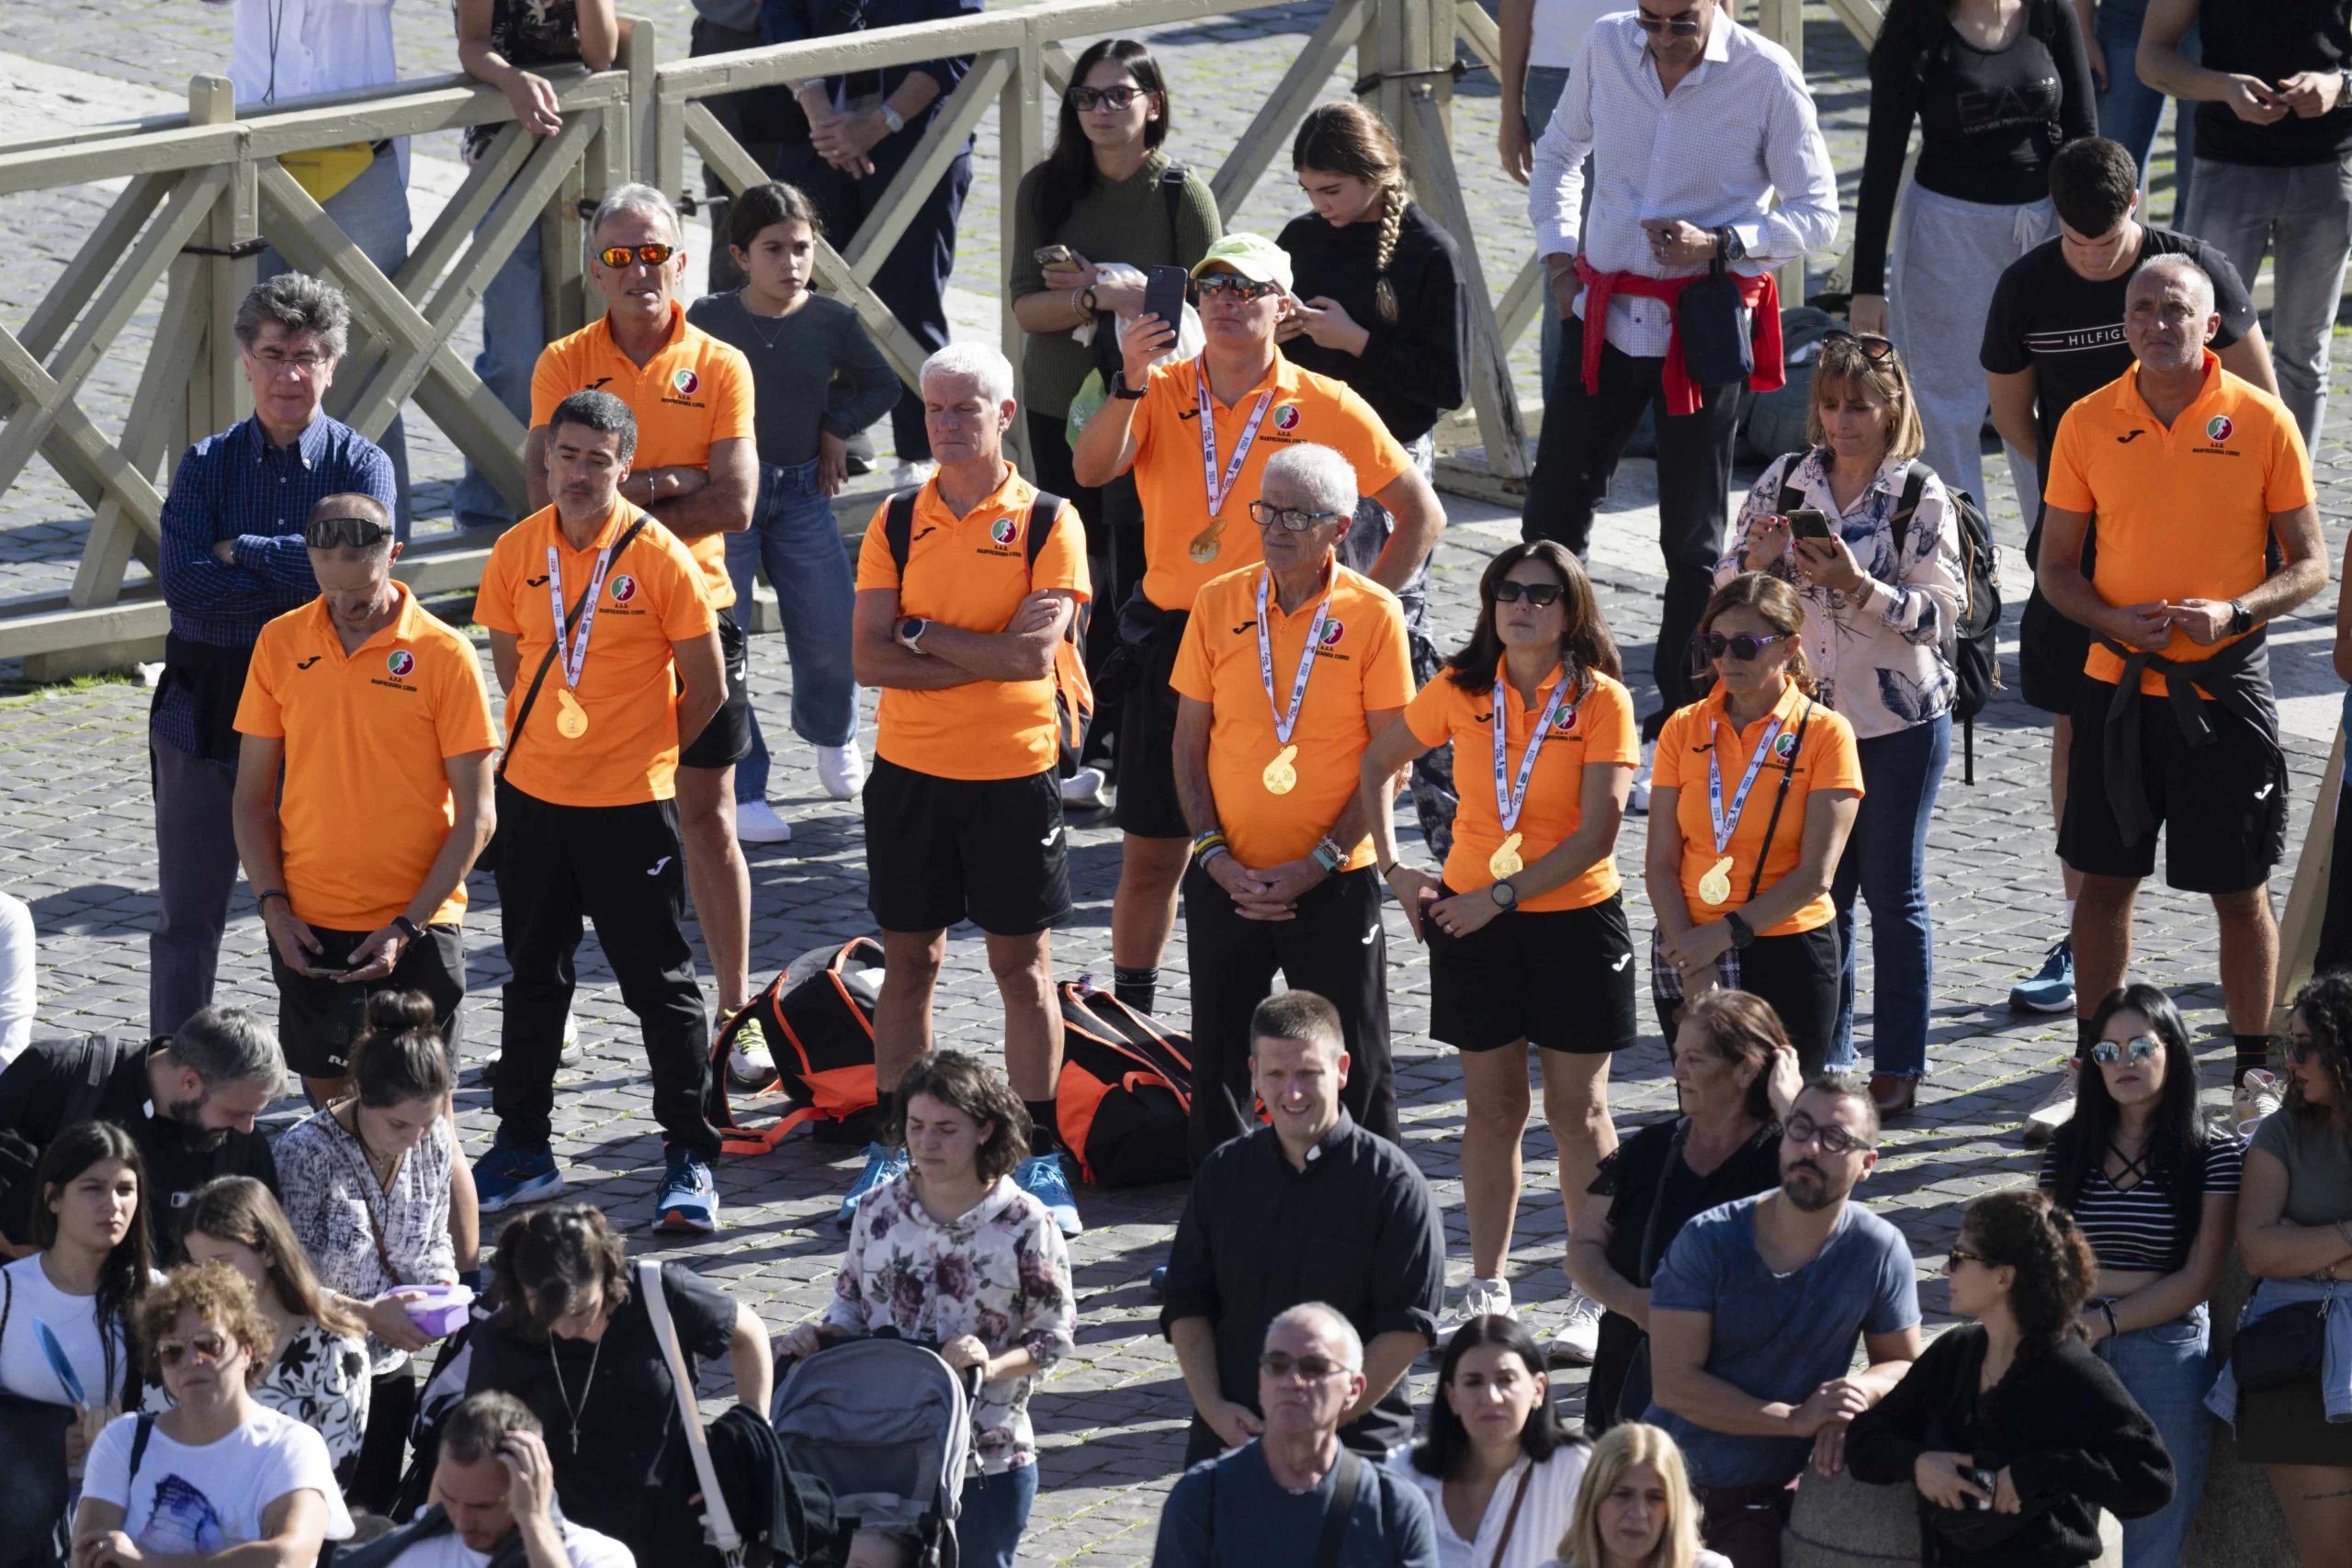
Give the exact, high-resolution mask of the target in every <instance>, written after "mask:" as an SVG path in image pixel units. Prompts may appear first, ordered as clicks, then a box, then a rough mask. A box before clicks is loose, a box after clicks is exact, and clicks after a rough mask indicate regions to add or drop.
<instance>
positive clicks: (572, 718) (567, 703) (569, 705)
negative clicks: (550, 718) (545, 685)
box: [555, 687, 588, 740]
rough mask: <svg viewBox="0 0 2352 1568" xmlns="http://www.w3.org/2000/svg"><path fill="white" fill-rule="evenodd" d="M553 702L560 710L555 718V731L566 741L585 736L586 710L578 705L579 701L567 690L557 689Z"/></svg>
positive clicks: (586, 726) (586, 725)
mask: <svg viewBox="0 0 2352 1568" xmlns="http://www.w3.org/2000/svg"><path fill="white" fill-rule="evenodd" d="M555 700H556V702H557V704H558V705H560V707H561V709H562V711H561V712H560V713H559V714H557V715H556V716H555V727H556V729H557V731H558V732H559V733H560V734H561V735H562V736H563V738H564V739H567V740H577V739H580V738H581V737H582V736H583V735H585V734H587V733H588V710H587V709H585V708H583V707H582V706H581V705H580V699H579V698H577V697H575V696H573V695H572V694H571V692H570V691H569V690H568V689H566V688H564V687H558V688H557V689H556V694H555Z"/></svg>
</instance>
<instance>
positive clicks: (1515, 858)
mask: <svg viewBox="0 0 2352 1568" xmlns="http://www.w3.org/2000/svg"><path fill="white" fill-rule="evenodd" d="M1526 869H1527V863H1526V862H1525V861H1523V860H1521V859H1520V858H1519V835H1518V834H1517V833H1513V834H1512V835H1511V836H1510V838H1508V839H1505V840H1503V847H1502V848H1501V849H1498V850H1497V851H1496V852H1494V853H1493V854H1491V855H1488V856H1487V872H1488V873H1490V874H1492V875H1493V877H1494V879H1495V880H1496V881H1498V882H1500V881H1501V880H1502V879H1503V878H1504V877H1506V876H1517V875H1518V874H1520V873H1521V872H1522V871H1525V870H1526Z"/></svg>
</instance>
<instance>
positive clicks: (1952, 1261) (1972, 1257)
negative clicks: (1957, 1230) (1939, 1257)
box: [1944, 1247, 1985, 1274]
mask: <svg viewBox="0 0 2352 1568" xmlns="http://www.w3.org/2000/svg"><path fill="white" fill-rule="evenodd" d="M1984 1261H1985V1255H1984V1254H1983V1253H1981V1252H1971V1251H1969V1250H1968V1248H1966V1247H1953V1248H1952V1249H1951V1251H1950V1252H1947V1253H1945V1254H1944V1272H1945V1273H1947V1274H1957V1273H1958V1272H1960V1266H1961V1265H1962V1264H1963V1263H1982V1262H1984Z"/></svg>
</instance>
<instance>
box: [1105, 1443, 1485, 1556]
mask: <svg viewBox="0 0 2352 1568" xmlns="http://www.w3.org/2000/svg"><path fill="white" fill-rule="evenodd" d="M1356 1458H1357V1461H1359V1462H1360V1463H1361V1464H1362V1465H1363V1480H1361V1481H1360V1482H1358V1483H1356V1501H1355V1506H1354V1507H1353V1508H1351V1509H1350V1510H1349V1511H1348V1529H1347V1533H1346V1534H1344V1535H1342V1536H1341V1537H1340V1568H1438V1559H1437V1526H1436V1525H1435V1524H1434V1523H1432V1522H1431V1520H1430V1506H1429V1504H1428V1502H1427V1501H1426V1500H1425V1499H1423V1497H1422V1496H1421V1492H1420V1488H1419V1487H1418V1486H1415V1485H1414V1484H1413V1483H1411V1482H1409V1481H1408V1480H1406V1479H1404V1478H1403V1477H1402V1476H1399V1475H1397V1473H1395V1472H1392V1471H1390V1470H1387V1469H1385V1467H1383V1466H1382V1465H1380V1464H1378V1463H1377V1462H1375V1461H1372V1460H1367V1459H1364V1458H1363V1455H1361V1454H1359V1455H1357V1456H1356ZM1339 1475H1340V1467H1339V1466H1338V1465H1333V1466H1332V1467H1331V1469H1330V1470H1329V1472H1327V1473H1326V1474H1325V1475H1324V1477H1323V1479H1322V1481H1321V1482H1319V1483H1317V1485H1316V1486H1315V1487H1314V1488H1313V1490H1311V1491H1308V1492H1305V1493H1302V1494H1300V1495H1296V1496H1294V1495H1291V1494H1290V1493H1289V1492H1287V1491H1285V1490H1284V1489H1283V1486H1282V1485H1281V1483H1278V1482H1276V1481H1275V1480H1274V1472H1272V1471H1271V1470H1269V1469H1267V1468H1266V1456H1265V1453H1264V1451H1263V1450H1261V1449H1260V1448H1259V1446H1258V1445H1257V1444H1256V1443H1254V1442H1251V1443H1248V1444H1245V1445H1243V1446H1242V1447H1240V1448H1238V1449H1236V1450H1233V1452H1231V1453H1229V1454H1227V1455H1226V1456H1225V1457H1224V1458H1222V1459H1213V1460H1203V1461H1201V1462H1200V1463H1198V1464H1196V1465H1194V1466H1193V1468H1192V1469H1190V1470H1188V1471H1186V1472H1184V1473H1183V1474H1182V1475H1181V1476H1178V1477H1177V1478H1176V1484H1175V1486H1174V1487H1173V1488H1172V1489H1170V1492H1169V1494H1168V1502H1167V1504H1166V1506H1163V1507H1162V1508H1161V1509H1160V1511H1159V1540H1158V1541H1157V1542H1156V1543H1154V1545H1153V1547H1152V1551H1151V1568H1214V1564H1216V1562H1220V1561H1221V1562H1278V1563H1310V1562H1314V1561H1315V1548H1316V1546H1317V1544H1318V1543H1319V1542H1320V1541H1321V1540H1322V1539H1323V1515H1324V1511H1325V1510H1326V1509H1328V1508H1329V1506H1331V1493H1332V1489H1333V1488H1334V1487H1335V1486H1337V1485H1338V1483H1339ZM1219 1549H1221V1550H1219Z"/></svg>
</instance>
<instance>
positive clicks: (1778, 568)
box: [1715, 333, 1967, 1116]
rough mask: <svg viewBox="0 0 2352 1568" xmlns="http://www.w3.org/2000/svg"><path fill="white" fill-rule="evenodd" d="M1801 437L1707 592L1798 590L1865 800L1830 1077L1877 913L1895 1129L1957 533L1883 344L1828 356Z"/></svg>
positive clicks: (1922, 964)
mask: <svg viewBox="0 0 2352 1568" xmlns="http://www.w3.org/2000/svg"><path fill="white" fill-rule="evenodd" d="M1806 436H1807V439H1809V440H1810V441H1811V442H1812V443H1813V446H1811V448H1810V449H1808V450H1806V451H1804V452H1792V453H1789V454H1787V455H1786V456H1784V457H1779V458H1777V459H1775V460H1774V461H1773V462H1772V464H1771V465H1770V467H1768V468H1766V469H1765V470H1764V473H1763V475H1762V477H1761V478H1759V479H1758V480H1757V481H1756V485H1755V488H1754V489H1752V490H1750V491H1748V494H1747V501H1746V502H1744V503H1743V504H1742V505H1741V507H1740V513H1739V526H1738V527H1737V529H1736V531H1735V532H1734V535H1733V541H1732V547H1731V550H1730V553H1729V554H1727V555H1725V556H1724V558H1723V560H1722V561H1721V562H1720V563H1719V564H1718V565H1717V566H1716V568H1715V581H1717V582H1718V583H1722V582H1728V581H1731V580H1732V579H1733V578H1734V577H1736V576H1737V575H1738V574H1739V573H1741V572H1744V571H1762V572H1768V573H1770V575H1771V576H1773V577H1776V578H1778V579H1780V580H1781V581H1783V582H1786V583H1788V584H1789V585H1790V586H1791V587H1792V588H1794V589H1795V590H1796V591H1797V596H1798V598H1799V599H1800V600H1802V601H1803V603H1804V636H1805V650H1806V658H1807V661H1808V663H1809V664H1810V665H1811V666H1812V670H1813V675H1814V681H1815V693H1814V694H1815V697H1817V698H1818V699H1819V700H1820V702H1821V704H1822V705H1823V706H1824V707H1826V708H1828V709H1830V710H1831V711H1833V712H1835V713H1837V714H1838V715H1839V716H1841V717H1843V718H1844V719H1845V720H1846V722H1847V723H1848V724H1849V725H1850V726H1852V728H1853V732H1854V738H1855V751H1856V753H1857V754H1858V755H1859V757H1860V761H1861V771H1862V785H1863V790H1864V795H1863V797H1862V803H1861V806H1860V809H1859V810H1858V811H1857V812H1856V814H1855V817H1854V830H1853V833H1852V835H1851V836H1850V837H1849V839H1848V840H1847V841H1846V848H1845V850H1844V852H1843V853H1841V854H1840V855H1839V857H1838V871H1837V875H1836V876H1835V877H1834V878H1833V879H1832V881H1831V884H1830V899H1831V902H1832V903H1834V904H1835V905H1836V906H1837V909H1838V950H1839V959H1840V961H1841V964H1842V968H1841V970H1840V973H1839V976H1838V1018H1837V1025H1836V1028H1835V1030H1834V1031H1833V1032H1832V1034H1831V1038H1830V1048H1829V1066H1830V1067H1831V1069H1832V1070H1833V1071H1839V1072H1844V1071H1850V1070H1851V1069H1852V1067H1853V1066H1854V1064H1855V1053H1854V978H1855V969H1856V965H1857V964H1858V962H1859V948H1860V943H1859V942H1857V941H1856V920H1855V915H1854V903H1855V900H1856V899H1857V898H1858V897H1860V898H1864V899H1867V900H1868V901H1869V903H1870V907H1871V960H1872V966H1873V970H1874V973H1875V976H1876V980H1875V982H1874V984H1873V985H1872V987H1871V1011H1872V1014H1873V1026H1872V1029H1871V1100H1872V1101H1873V1102H1874V1103H1875V1104H1876V1105H1877V1106H1878V1110H1879V1114H1880V1115H1882V1116H1895V1115H1900V1114H1902V1113H1903V1112H1905V1111H1908V1110H1910V1109H1911V1107H1912V1104H1913V1101H1914V1100H1916V1099H1917V1095H1918V1085H1919V1078H1920V1077H1921V1076H1922V1075H1923V1074H1925V1073H1926V1071H1927V1070H1928V1005H1929V998H1930V995H1931V989H1932V987H1931V980H1932V977H1933V973H1934V965H1935V956H1934V955H1935V929H1934V926H1933V924H1932V923H1931V920H1930V919H1929V915H1928V881H1927V875H1928V873H1927V863H1928V818H1930V817H1931V816H1933V815H1934V812H1935V807H1936V792H1937V789H1938V787H1939V785H1940V784H1941V783H1942V781H1943V774H1944V762H1945V761H1946V759H1948V758H1949V757H1950V756H1951V706H1952V700H1953V697H1954V695H1955V694H1956V693H1957V691H1958V684H1957V682H1956V680H1955V677H1954V675H1953V671H1952V666H1951V660H1950V658H1949V657H1948V655H1947V654H1946V651H1945V638H1946V637H1947V636H1949V635H1950V633H1951V628H1952V626H1953V624H1954V622H1955V621H1956V620H1957V619H1958V617H1959V615H1960V611H1961V606H1962V600H1963V598H1964V596H1965V593H1966V588H1967V584H1966V578H1965V575H1964V572H1963V569H1962V563H1961V558H1960V518H1959V513H1958V512H1957V510H1956V509H1955V508H1954V507H1953V505H1952V502H1951V496H1950V494H1949V493H1947V492H1946V491H1945V490H1944V486H1943V481H1942V480H1940V479H1938V478H1937V477H1936V475H1935V473H1934V471H1933V470H1932V469H1930V468H1928V467H1927V466H1926V465H1925V464H1923V463H1921V462H1920V461H1919V460H1918V457H1919V444H1920V430H1919V412H1918V409H1917V406H1916V403H1915V400H1914V397H1913V389H1912V385H1911V381H1910V378H1909V377H1908V376H1907V375H1906V374H1905V370H1904V367H1903V356H1902V355H1900V354H1898V353H1896V352H1895V349H1894V344H1891V343H1889V342H1887V341H1886V339H1884V338H1881V337H1855V336H1853V335H1851V334H1850V333H1831V334H1830V335H1829V337H1828V338H1827V339H1826V340H1825V341H1824V343H1823V344H1822V347H1821V357H1820V359H1819V360H1818V361H1817V362H1816V363H1815V367H1814V372H1813V399H1812V404H1811V408H1810V410H1809V412H1808V413H1807V416H1806ZM1792 514H1793V515H1792ZM1799 528H1802V529H1804V533H1802V534H1799V533H1798V532H1796V530H1797V529H1799Z"/></svg>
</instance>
